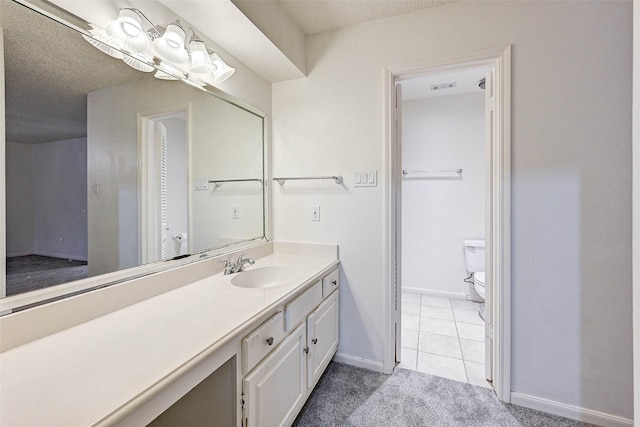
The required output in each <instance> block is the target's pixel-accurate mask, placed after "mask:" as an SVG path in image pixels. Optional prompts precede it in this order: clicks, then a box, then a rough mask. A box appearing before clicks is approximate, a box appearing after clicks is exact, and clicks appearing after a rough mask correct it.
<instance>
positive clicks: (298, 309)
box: [284, 280, 322, 332]
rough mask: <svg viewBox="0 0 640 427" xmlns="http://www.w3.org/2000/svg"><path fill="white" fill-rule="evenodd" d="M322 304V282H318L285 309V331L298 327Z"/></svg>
mask: <svg viewBox="0 0 640 427" xmlns="http://www.w3.org/2000/svg"><path fill="white" fill-rule="evenodd" d="M321 302H322V282H321V281H320V280H318V281H317V282H316V283H314V284H313V285H312V286H311V287H310V288H309V289H307V290H306V291H305V292H304V293H303V294H302V295H300V296H299V297H298V298H296V299H294V300H293V301H291V302H290V303H289V304H287V305H286V307H285V309H284V318H285V329H286V330H287V332H288V331H290V330H291V329H292V328H294V327H296V326H297V325H298V324H299V323H300V322H302V320H304V318H305V317H307V314H309V313H310V312H311V311H313V309H314V308H316V307H317V306H318V304H320V303H321Z"/></svg>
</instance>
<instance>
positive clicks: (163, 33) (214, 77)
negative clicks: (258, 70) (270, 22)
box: [83, 8, 235, 84]
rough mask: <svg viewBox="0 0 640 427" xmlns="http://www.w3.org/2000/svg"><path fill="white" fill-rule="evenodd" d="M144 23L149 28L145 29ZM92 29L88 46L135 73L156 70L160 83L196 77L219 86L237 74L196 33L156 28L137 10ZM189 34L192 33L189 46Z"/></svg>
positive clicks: (179, 27)
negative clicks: (103, 27) (124, 64)
mask: <svg viewBox="0 0 640 427" xmlns="http://www.w3.org/2000/svg"><path fill="white" fill-rule="evenodd" d="M143 20H144V21H143ZM145 21H146V23H148V25H146V24H145V25H143V22H145ZM91 27H92V29H91V30H90V31H89V32H88V34H83V37H84V38H85V40H87V42H89V43H91V44H92V45H93V46H94V47H95V48H97V49H99V50H101V51H102V52H104V53H106V54H107V55H110V56H112V57H114V58H118V59H122V60H123V61H124V62H125V63H126V64H127V65H129V66H130V67H133V68H135V69H136V70H139V71H143V72H147V73H148V72H152V71H154V70H156V73H155V74H154V77H156V78H158V79H161V80H178V79H179V78H180V77H182V78H183V79H185V78H186V79H187V80H189V79H190V78H191V77H193V79H192V80H193V81H195V82H207V81H212V82H213V84H217V83H221V82H223V81H224V80H226V79H228V78H229V77H231V75H233V73H234V72H235V68H232V67H230V66H229V65H227V64H226V63H225V62H224V61H223V60H222V59H221V58H220V56H218V54H217V53H215V52H213V51H211V50H209V49H207V46H206V45H205V44H204V42H203V41H202V39H201V38H200V37H199V36H198V35H196V33H195V31H193V30H192V29H191V28H185V27H183V26H182V25H181V24H180V21H174V22H172V23H170V24H168V25H167V27H166V28H163V27H161V26H156V25H154V24H153V23H152V22H151V21H150V20H149V18H147V17H146V16H145V14H144V13H142V12H141V11H140V10H138V9H135V8H123V9H121V10H120V13H119V14H118V17H117V18H116V19H114V20H112V21H110V22H109V23H108V24H107V25H106V27H105V29H102V28H99V27H95V26H93V25H92V26H91ZM145 27H147V29H146V30H145ZM187 30H189V31H190V32H191V38H190V39H189V43H188V45H187V43H186V31H187ZM121 51H123V52H121ZM154 65H155V66H154ZM191 73H193V75H192V76H191V77H190V74H191ZM196 77H197V78H196ZM203 84H204V83H203Z"/></svg>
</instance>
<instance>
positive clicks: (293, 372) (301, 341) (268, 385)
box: [242, 324, 307, 427]
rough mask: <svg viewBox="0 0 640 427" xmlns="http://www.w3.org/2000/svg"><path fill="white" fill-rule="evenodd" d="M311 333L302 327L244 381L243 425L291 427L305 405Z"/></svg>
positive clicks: (302, 325) (301, 325)
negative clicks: (287, 426) (308, 335)
mask: <svg viewBox="0 0 640 427" xmlns="http://www.w3.org/2000/svg"><path fill="white" fill-rule="evenodd" d="M306 341H307V334H306V331H305V327H304V324H300V326H298V327H297V328H296V329H295V330H294V331H293V333H291V334H290V335H289V336H288V337H287V338H286V339H285V340H284V341H283V343H282V344H281V345H280V346H279V347H278V348H277V349H276V350H275V351H274V352H273V353H271V354H270V355H269V356H268V357H267V358H266V359H265V360H264V361H262V362H261V363H260V364H259V365H258V366H257V367H256V368H255V369H254V370H253V371H252V372H251V373H250V374H249V375H247V376H246V377H245V379H244V381H243V384H242V388H243V389H244V401H245V405H244V414H243V417H244V418H243V424H242V425H243V426H245V427H247V426H251V427H253V426H264V427H275V426H281V425H289V424H291V423H292V422H293V420H294V419H295V417H296V415H297V414H298V411H299V410H300V408H302V405H303V404H304V401H305V397H306V392H307V385H306V383H305V372H306V362H307V361H306V359H307V358H306V353H305V349H306Z"/></svg>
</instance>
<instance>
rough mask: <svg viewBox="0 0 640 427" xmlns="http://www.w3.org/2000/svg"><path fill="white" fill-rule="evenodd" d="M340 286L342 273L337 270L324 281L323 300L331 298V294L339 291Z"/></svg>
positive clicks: (325, 277)
mask: <svg viewBox="0 0 640 427" xmlns="http://www.w3.org/2000/svg"><path fill="white" fill-rule="evenodd" d="M339 284H340V272H339V271H338V269H337V268H336V269H335V270H333V271H332V272H331V273H329V274H327V275H326V276H324V279H322V298H326V297H328V296H329V294H330V293H331V292H333V291H334V290H336V289H338V285H339Z"/></svg>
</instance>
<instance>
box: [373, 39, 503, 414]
mask: <svg viewBox="0 0 640 427" xmlns="http://www.w3.org/2000/svg"><path fill="white" fill-rule="evenodd" d="M481 65H490V66H493V67H494V71H495V82H494V83H495V91H496V92H495V93H496V95H495V111H496V116H497V117H496V123H497V126H496V129H495V132H496V135H497V138H496V141H497V144H496V146H494V147H493V148H492V152H493V156H492V159H493V161H492V163H494V164H495V166H494V164H492V168H491V171H492V180H491V188H492V191H493V194H494V199H493V203H492V204H491V206H490V208H491V211H492V224H493V226H492V229H491V230H487V238H486V239H485V240H487V241H488V245H489V248H491V254H492V255H491V256H492V262H490V264H489V265H488V266H487V267H488V268H487V270H488V271H489V272H490V273H489V277H493V284H494V292H495V294H494V298H493V301H495V302H496V304H495V307H494V328H495V329H494V338H495V339H494V344H493V354H494V370H493V371H494V383H493V384H494V389H495V391H496V395H497V397H498V399H500V400H502V401H504V402H509V401H510V399H511V221H510V219H511V188H510V184H511V46H510V45H509V46H506V47H501V48H493V49H486V50H482V51H478V52H473V53H468V54H463V55H454V56H451V57H448V58H443V59H441V60H439V61H429V62H416V63H411V64H404V65H397V66H391V67H388V68H387V69H386V70H385V72H384V84H385V90H384V94H385V100H384V102H385V105H384V109H385V110H384V111H385V118H386V120H385V123H384V126H385V129H384V131H385V135H384V138H385V186H384V200H385V205H386V208H385V221H384V232H385V235H384V242H385V254H384V259H385V273H386V289H385V295H384V307H385V334H384V340H385V341H384V350H383V351H384V353H383V367H384V372H386V373H390V372H392V371H393V369H394V366H395V354H394V350H395V344H396V343H395V330H394V326H395V323H396V321H397V320H396V318H397V317H398V312H397V310H396V308H395V304H394V301H395V288H394V285H393V284H394V279H395V276H394V274H395V273H394V261H395V250H396V248H395V236H394V233H396V212H395V209H396V203H395V198H396V193H397V189H396V187H397V186H398V176H399V171H398V167H399V166H398V159H397V158H396V157H397V156H396V154H395V151H394V150H395V147H394V145H395V144H394V141H395V126H394V122H395V108H392V102H393V100H394V95H395V82H396V81H400V80H403V79H404V80H406V79H408V78H411V77H415V76H419V75H423V74H425V73H433V72H442V71H452V70H456V69H461V68H470V67H473V66H481ZM498 261H499V262H498ZM492 269H494V270H495V271H491V270H492ZM496 364H497V366H496ZM496 367H497V369H496Z"/></svg>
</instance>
